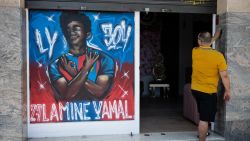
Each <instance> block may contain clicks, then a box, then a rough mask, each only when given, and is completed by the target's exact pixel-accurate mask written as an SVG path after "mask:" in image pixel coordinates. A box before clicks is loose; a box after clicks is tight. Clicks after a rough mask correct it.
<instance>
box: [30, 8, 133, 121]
mask: <svg viewBox="0 0 250 141" xmlns="http://www.w3.org/2000/svg"><path fill="white" fill-rule="evenodd" d="M29 80H30V123H46V122H72V121H101V120H132V119H134V14H133V13H111V12H82V11H36V10H30V11H29Z"/></svg>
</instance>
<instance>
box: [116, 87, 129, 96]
mask: <svg viewBox="0 0 250 141" xmlns="http://www.w3.org/2000/svg"><path fill="white" fill-rule="evenodd" d="M118 86H119V88H120V89H121V90H122V92H123V94H122V97H124V96H125V95H128V91H125V90H124V89H123V88H122V87H121V86H120V85H118Z"/></svg>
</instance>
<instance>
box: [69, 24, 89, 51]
mask: <svg viewBox="0 0 250 141" xmlns="http://www.w3.org/2000/svg"><path fill="white" fill-rule="evenodd" d="M67 31H68V35H69V38H70V40H69V41H70V44H71V45H72V46H78V47H81V46H82V44H83V40H84V38H85V37H84V28H83V24H82V23H80V22H78V21H72V22H70V23H69V24H68V26H67Z"/></svg>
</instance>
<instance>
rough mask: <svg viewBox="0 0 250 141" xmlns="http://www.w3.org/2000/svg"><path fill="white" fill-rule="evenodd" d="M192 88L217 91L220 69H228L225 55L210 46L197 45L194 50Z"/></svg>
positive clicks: (210, 91)
mask: <svg viewBox="0 0 250 141" xmlns="http://www.w3.org/2000/svg"><path fill="white" fill-rule="evenodd" d="M192 69H193V70H192V83H191V89H193V90H197V91H201V92H204V93H209V94H212V93H217V86H218V81H219V78H220V74H219V72H220V71H225V70H227V64H226V60H225V58H224V56H223V55H222V54H221V53H220V52H218V51H216V50H214V49H212V48H211V47H209V46H200V47H195V48H194V49H193V51H192Z"/></svg>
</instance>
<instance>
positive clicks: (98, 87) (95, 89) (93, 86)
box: [84, 75, 112, 98]
mask: <svg viewBox="0 0 250 141" xmlns="http://www.w3.org/2000/svg"><path fill="white" fill-rule="evenodd" d="M111 81H112V78H110V77H109V76H108V75H99V76H98V77H97V81H96V83H94V82H92V81H90V80H87V81H86V82H85V85H84V86H85V88H86V89H87V90H88V91H89V92H90V93H91V94H92V95H94V96H95V97H97V98H101V97H102V96H103V94H104V93H105V92H106V91H107V90H108V88H109V86H110V85H111Z"/></svg>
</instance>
